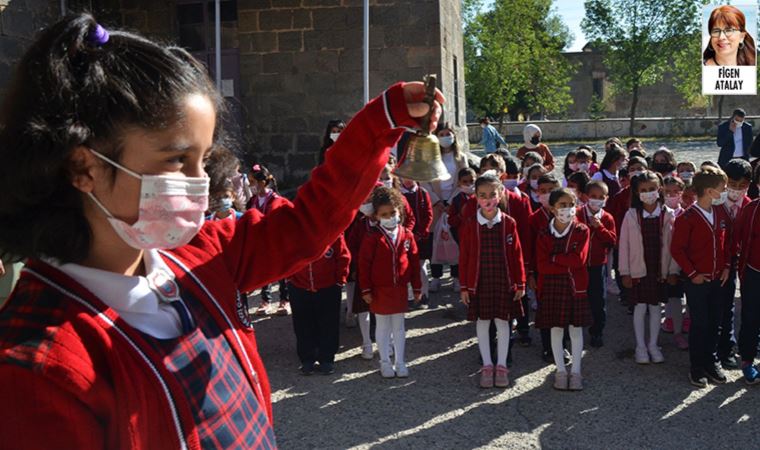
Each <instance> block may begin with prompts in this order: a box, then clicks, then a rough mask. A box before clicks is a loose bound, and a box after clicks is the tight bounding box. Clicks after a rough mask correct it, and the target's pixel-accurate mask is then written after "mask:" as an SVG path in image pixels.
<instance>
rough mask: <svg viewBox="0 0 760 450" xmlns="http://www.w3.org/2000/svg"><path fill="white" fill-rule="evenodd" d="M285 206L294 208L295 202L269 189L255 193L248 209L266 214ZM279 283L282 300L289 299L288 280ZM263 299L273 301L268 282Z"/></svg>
mask: <svg viewBox="0 0 760 450" xmlns="http://www.w3.org/2000/svg"><path fill="white" fill-rule="evenodd" d="M283 206H287V207H291V208H292V207H293V203H291V202H290V200H288V199H286V198H285V197H282V196H280V194H278V193H276V192H274V191H271V190H270V191H268V192H267V193H266V195H264V196H257V195H255V196H253V197H251V199H250V200H249V201H248V209H251V208H253V209H256V210H258V211H259V212H261V214H263V215H265V216H266V215H267V214H270V213H271V212H272V211H274V210H276V209H278V208H282V207H283ZM277 283H278V285H279V288H280V301H288V300H289V295H288V284H287V282H286V281H285V280H279V281H278V282H277ZM261 300H262V301H264V302H270V301H272V285H271V284H267V285H266V286H264V287H262V288H261Z"/></svg>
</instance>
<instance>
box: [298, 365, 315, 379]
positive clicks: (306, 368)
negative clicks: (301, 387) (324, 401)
mask: <svg viewBox="0 0 760 450" xmlns="http://www.w3.org/2000/svg"><path fill="white" fill-rule="evenodd" d="M313 374H314V363H303V364H302V365H301V375H306V376H307V377H308V376H309V375H313Z"/></svg>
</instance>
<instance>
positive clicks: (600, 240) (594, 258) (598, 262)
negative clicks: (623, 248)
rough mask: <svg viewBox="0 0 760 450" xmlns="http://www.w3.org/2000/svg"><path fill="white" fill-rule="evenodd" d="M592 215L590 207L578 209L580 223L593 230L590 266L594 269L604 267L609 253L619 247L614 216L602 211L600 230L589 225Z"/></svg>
mask: <svg viewBox="0 0 760 450" xmlns="http://www.w3.org/2000/svg"><path fill="white" fill-rule="evenodd" d="M592 215H593V214H592V213H591V211H589V210H588V206H584V207H583V208H578V216H577V217H578V222H580V223H582V224H584V225H586V226H588V228H589V230H591V237H590V238H589V245H588V265H589V266H592V267H593V266H603V265H605V264H607V253H609V250H610V249H611V248H613V247H615V245H617V229H616V228H615V219H613V218H612V214H610V213H608V212H607V211H605V210H602V218H601V219H600V220H599V221H600V222H601V223H602V224H601V225H600V226H599V227H598V228H593V227H592V226H591V225H589V223H590V220H591V216H592Z"/></svg>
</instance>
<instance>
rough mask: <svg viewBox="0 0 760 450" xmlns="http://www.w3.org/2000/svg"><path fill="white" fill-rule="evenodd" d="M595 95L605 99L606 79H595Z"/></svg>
mask: <svg viewBox="0 0 760 450" xmlns="http://www.w3.org/2000/svg"><path fill="white" fill-rule="evenodd" d="M593 82H594V95H596V96H597V97H599V98H600V99H603V98H604V78H594V81H593Z"/></svg>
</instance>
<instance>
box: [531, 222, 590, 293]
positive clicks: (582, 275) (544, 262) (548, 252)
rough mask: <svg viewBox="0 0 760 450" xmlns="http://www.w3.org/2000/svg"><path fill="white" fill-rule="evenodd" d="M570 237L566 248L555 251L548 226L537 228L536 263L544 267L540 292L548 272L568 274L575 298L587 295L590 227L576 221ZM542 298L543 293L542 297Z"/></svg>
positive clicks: (540, 272) (541, 267)
mask: <svg viewBox="0 0 760 450" xmlns="http://www.w3.org/2000/svg"><path fill="white" fill-rule="evenodd" d="M570 226H571V227H572V229H571V230H570V231H569V233H570V238H569V239H568V241H567V246H566V247H565V251H563V252H562V253H554V241H555V239H556V238H555V237H554V236H553V235H552V233H551V231H549V225H547V226H546V227H544V228H541V229H539V230H538V236H537V237H536V264H537V265H538V267H539V268H540V269H541V270H540V271H539V274H538V291H539V292H540V291H541V286H542V285H543V284H544V281H543V280H544V278H545V277H546V275H563V274H569V275H570V279H571V280H572V282H573V290H574V291H575V297H576V298H584V297H586V296H588V269H587V267H586V264H587V263H588V246H589V229H588V227H587V226H586V225H584V224H582V223H579V222H578V221H577V220H575V221H573V223H572V224H570ZM539 298H540V296H539Z"/></svg>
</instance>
